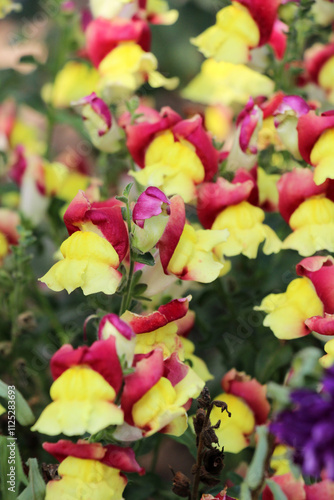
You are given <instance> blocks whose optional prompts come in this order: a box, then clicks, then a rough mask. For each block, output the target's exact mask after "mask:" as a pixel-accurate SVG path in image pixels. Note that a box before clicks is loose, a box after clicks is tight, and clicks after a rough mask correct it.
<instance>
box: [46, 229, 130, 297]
mask: <svg viewBox="0 0 334 500" xmlns="http://www.w3.org/2000/svg"><path fill="white" fill-rule="evenodd" d="M60 250H61V253H62V254H63V256H64V260H61V261H59V262H57V263H56V264H55V265H54V266H53V267H52V268H51V269H50V271H48V272H47V273H46V274H45V276H43V277H42V278H40V281H42V282H43V283H45V284H46V285H47V286H48V287H49V288H51V290H54V291H56V292H59V291H60V290H64V289H65V290H67V292H68V293H71V292H72V291H73V290H74V289H75V288H78V287H81V288H82V291H83V293H84V294H85V295H89V294H91V293H97V292H104V293H106V294H113V293H115V291H116V289H117V286H118V285H119V283H120V280H121V273H119V272H118V271H116V269H115V268H116V267H118V265H119V257H118V254H117V252H116V250H115V249H114V248H113V247H112V245H111V244H110V243H109V242H108V241H107V240H106V239H105V238H102V237H101V236H99V235H98V234H95V233H93V232H88V231H87V232H85V231H84V232H82V231H77V232H75V233H73V234H72V235H71V236H70V237H69V238H67V240H65V241H64V243H63V244H62V245H61V247H60Z"/></svg>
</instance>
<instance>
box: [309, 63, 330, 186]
mask: <svg viewBox="0 0 334 500" xmlns="http://www.w3.org/2000/svg"><path fill="white" fill-rule="evenodd" d="M331 59H334V58H331ZM332 64H333V63H332ZM333 140H334V129H329V130H325V132H323V133H322V134H321V136H320V138H319V139H318V140H317V142H316V143H315V145H314V146H313V149H312V152H311V156H310V158H311V162H312V165H316V169H315V172H314V182H315V183H316V184H317V185H319V184H322V183H323V182H325V180H326V179H327V178H328V179H334V153H333Z"/></svg>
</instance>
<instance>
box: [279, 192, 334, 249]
mask: <svg viewBox="0 0 334 500" xmlns="http://www.w3.org/2000/svg"><path fill="white" fill-rule="evenodd" d="M289 224H290V226H291V228H292V229H293V230H294V231H293V233H292V234H290V235H289V236H288V237H287V238H286V239H285V240H284V242H283V248H291V249H293V250H297V251H298V252H299V254H300V255H303V256H305V257H307V256H310V255H313V254H314V253H315V252H317V251H319V250H328V251H330V252H333V251H334V203H333V202H332V201H331V200H329V199H328V198H321V197H313V198H310V199H308V200H306V201H304V202H303V203H302V204H301V205H299V207H298V208H297V210H295V212H294V213H293V214H292V216H291V218H290V221H289Z"/></svg>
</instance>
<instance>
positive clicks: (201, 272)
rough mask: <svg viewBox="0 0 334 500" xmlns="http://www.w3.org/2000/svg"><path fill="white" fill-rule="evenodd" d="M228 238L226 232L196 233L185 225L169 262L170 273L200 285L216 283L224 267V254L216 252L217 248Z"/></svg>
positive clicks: (201, 230) (208, 231) (203, 231)
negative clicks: (197, 282)
mask: <svg viewBox="0 0 334 500" xmlns="http://www.w3.org/2000/svg"><path fill="white" fill-rule="evenodd" d="M227 237H228V232H227V231H226V230H216V231H215V230H211V229H207V230H204V229H200V230H198V231H195V229H194V228H193V227H192V226H190V225H189V224H185V226H184V229H183V232H182V234H181V238H180V240H179V242H178V244H177V246H176V248H175V251H174V253H173V256H172V258H171V260H170V261H169V264H168V267H167V270H168V272H169V273H172V274H175V275H179V276H181V277H183V278H186V279H191V280H193V281H199V282H200V283H210V282H212V281H214V280H215V279H216V278H218V276H219V274H220V272H221V270H222V269H223V267H224V264H223V262H222V253H221V252H220V253H219V252H216V248H218V247H220V244H221V242H222V241H226V239H227ZM214 249H215V252H214V251H213V250H214ZM216 255H219V257H220V258H218V257H217V256H216Z"/></svg>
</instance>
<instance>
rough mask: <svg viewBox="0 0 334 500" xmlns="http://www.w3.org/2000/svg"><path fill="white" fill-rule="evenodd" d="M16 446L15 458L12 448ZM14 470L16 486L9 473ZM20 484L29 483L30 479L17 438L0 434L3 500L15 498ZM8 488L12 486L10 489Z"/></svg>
mask: <svg viewBox="0 0 334 500" xmlns="http://www.w3.org/2000/svg"><path fill="white" fill-rule="evenodd" d="M8 445H11V446H8ZM14 446H15V458H14V457H13V452H12V449H13V448H14ZM11 467H12V468H11ZM13 467H14V469H13ZM12 471H14V474H13V477H15V486H13V485H12V484H11V483H7V481H10V479H11V476H10V475H9V476H8V475H7V474H10V473H11V472H12ZM20 484H24V485H27V484H28V479H27V478H26V475H25V474H24V472H23V468H22V462H21V457H20V452H19V450H18V446H17V442H16V440H13V439H11V438H7V437H6V436H0V491H1V498H2V499H3V500H15V499H16V498H17V495H18V491H19V486H20ZM8 488H11V489H10V490H9V489H8Z"/></svg>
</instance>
